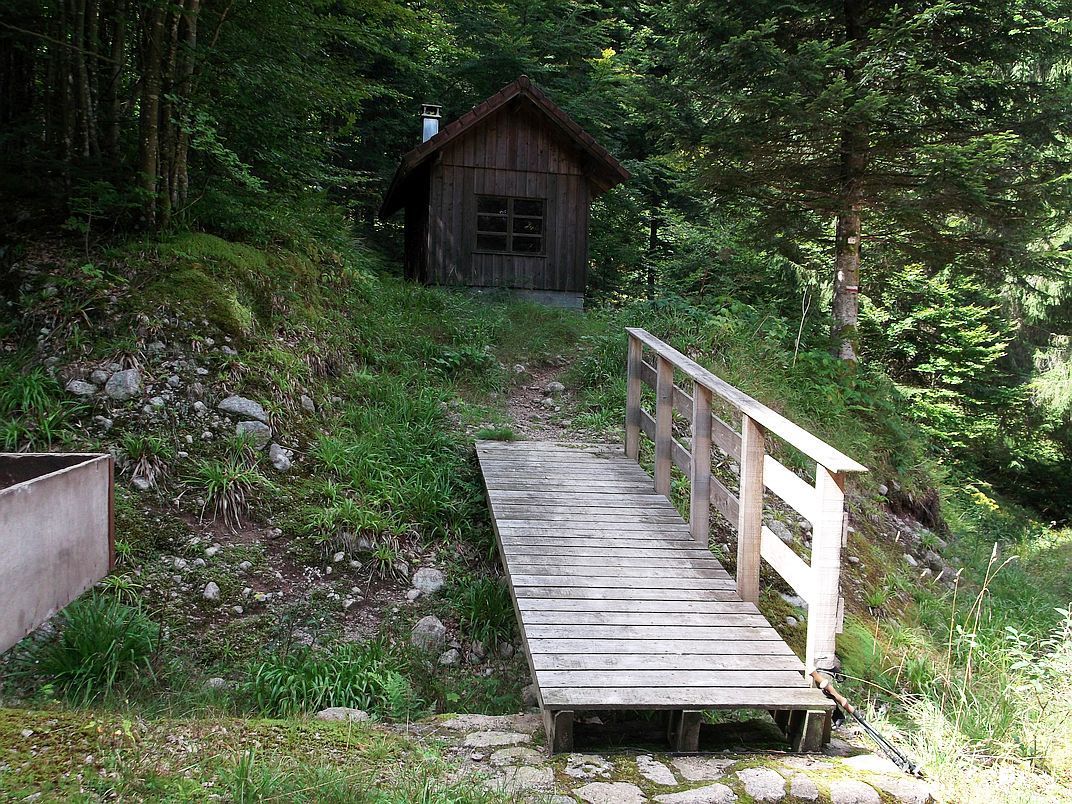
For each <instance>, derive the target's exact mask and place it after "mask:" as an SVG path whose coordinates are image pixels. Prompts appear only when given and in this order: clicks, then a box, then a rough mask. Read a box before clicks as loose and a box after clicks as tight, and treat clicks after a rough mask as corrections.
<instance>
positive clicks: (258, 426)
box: [235, 421, 272, 449]
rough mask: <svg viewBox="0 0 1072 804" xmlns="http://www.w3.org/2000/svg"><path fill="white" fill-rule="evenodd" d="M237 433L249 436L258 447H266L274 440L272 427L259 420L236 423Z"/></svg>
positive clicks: (240, 435) (241, 435)
mask: <svg viewBox="0 0 1072 804" xmlns="http://www.w3.org/2000/svg"><path fill="white" fill-rule="evenodd" d="M235 434H236V435H238V436H239V437H243V436H245V437H247V438H249V440H250V442H251V443H252V444H253V446H254V447H256V448H257V449H264V448H265V447H266V446H267V445H268V442H269V441H271V440H272V428H271V427H269V426H268V425H267V424H265V423H264V422H259V421H246V422H239V423H238V424H236V425H235Z"/></svg>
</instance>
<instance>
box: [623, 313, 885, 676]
mask: <svg viewBox="0 0 1072 804" xmlns="http://www.w3.org/2000/svg"><path fill="white" fill-rule="evenodd" d="M626 331H627V332H628V333H629V358H628V386H627V398H626V422H625V452H626V454H627V455H628V456H629V457H631V458H634V459H635V458H638V456H639V452H640V435H641V433H643V434H644V435H646V436H647V437H648V438H650V439H652V441H654V442H655V490H656V491H657V492H659V493H660V494H669V493H670V472H671V467H672V466H677V468H678V469H680V470H681V471H682V472H683V473H684V474H685V475H686V476H687V477H688V478H689V481H690V483H691V489H690V500H689V527H690V529H691V531H692V537H693V538H694V539H695V540H697V541H699V542H701V543H702V544H703V545H705V546H706V545H707V543H708V539H709V528H710V506H712V505H713V506H714V507H715V508H716V509H717V510H718V511H719V512H720V513H721V514H722V515H723V516H724V517H725V518H726V519H727V520H728V521H729V522H730V523H734V524H736V526H737V592H738V594H739V595H740V596H741V598H742V599H743V600H746V601H750V602H752V603H758V602H759V570H760V560H761V559H763V560H765V561H766V562H767V563H768V564H770V566H771V567H773V568H774V569H775V570H776V571H777V572H778V573H779V574H780V575H781V576H782V578H784V579H785V581H786V582H787V583H788V584H789V585H790V586H791V587H792V588H793V589H794V590H796V592H797V594H799V595H800V596H801V597H802V598H803V599H804V600H806V601H807V602H808V617H807V627H808V634H807V647H806V650H805V657H804V664H805V666H806V669H807V672H808V673H809V674H810V673H811V671H812V670H814V669H815V668H816V666H823V665H824V664H825V662H824V661H823V660H824V659H829V658H833V655H834V638H835V635H836V634H837V633H838V632H839V631H840V630H841V622H842V618H843V607H844V603H843V601H842V599H841V597H840V594H839V588H838V583H839V577H840V573H841V548H842V545H843V543H844V539H845V524H846V523H845V478H846V475H848V474H850V473H852V472H866V471H867V469H866V467H864V466H862V465H860V464H859V463H857V462H856V461H854V460H852V459H851V458H849V457H848V456H846V455H844V454H842V453H841V452H838V451H837V450H836V449H834V448H833V447H831V446H830V445H829V444H826V443H825V442H823V441H821V440H820V439H818V438H816V437H815V436H813V435H812V434H811V433H809V432H807V431H806V430H804V429H803V428H801V427H798V426H797V425H795V424H793V422H791V421H789V420H788V419H786V418H785V417H784V416H782V415H780V414H779V413H776V412H775V411H773V410H771V409H770V408H768V407H767V406H766V405H764V404H762V403H761V402H758V401H757V400H755V399H753V398H752V397H750V396H748V394H746V393H744V392H743V391H741V390H739V389H737V388H735V387H733V386H732V385H730V384H729V383H727V382H726V381H725V380H722V379H720V378H719V377H717V376H715V375H714V374H712V373H711V372H710V371H708V370H707V369H705V368H703V366H701V365H699V364H698V363H696V362H695V361H694V360H691V359H689V358H688V357H686V356H685V355H683V354H682V353H681V352H679V351H678V350H677V349H674V348H673V347H672V346H670V345H669V344H667V343H664V342H663V341H661V340H659V339H658V338H656V337H654V336H653V335H651V334H649V333H648V332H647V331H645V330H643V329H635V328H629V329H627V330H626ZM646 352H650V353H651V355H652V356H653V358H654V360H653V362H649V361H648V360H647V359H646ZM675 371H678V372H680V373H681V374H683V375H684V376H685V377H686V378H687V379H688V380H689V381H691V389H690V390H691V394H690V393H689V392H688V391H686V390H685V389H683V388H681V387H679V386H678V385H676V384H675V382H674V373H675ZM643 385H648V386H650V387H651V388H653V389H654V391H655V415H654V416H652V415H651V414H649V413H648V412H647V411H646V410H644V409H643V407H642V406H641V397H642V390H643V389H642V386H643ZM716 398H717V399H718V400H720V402H721V404H720V407H724V408H729V409H730V410H731V412H736V413H737V414H739V419H740V430H739V431H738V430H735V429H734V427H733V426H732V425H731V424H729V423H727V422H725V421H723V420H722V419H720V418H719V417H718V416H716V415H715V414H714V413H713V412H712V407H713V404H714V403H715V399H716ZM674 410H676V411H678V413H680V414H681V415H682V416H683V417H684V418H685V419H687V420H688V421H689V422H690V423H691V433H692V437H691V441H690V443H689V445H688V447H687V448H686V446H684V445H683V444H682V443H681V442H680V441H679V440H678V439H677V438H675V437H674V433H673V411H674ZM768 435H772V436H776V437H778V438H780V439H781V440H783V441H784V442H786V443H787V444H790V445H791V446H793V447H795V448H796V449H797V450H799V451H800V452H801V453H803V454H804V455H805V456H807V457H808V458H809V459H810V460H812V461H814V462H815V482H814V484H812V483H808V482H807V481H806V480H804V479H802V478H801V477H799V476H798V475H797V474H795V473H794V472H793V471H791V470H790V469H788V468H787V467H785V466H784V465H783V464H782V463H780V462H779V461H777V460H776V459H775V458H774V457H772V456H771V455H770V454H768V453H767V449H766V439H767V436H768ZM712 447H717V448H718V449H719V450H720V451H722V452H723V453H725V454H726V455H729V456H731V457H732V458H734V459H735V460H736V461H737V462H738V463H739V465H740V475H739V477H740V484H739V491H738V494H737V495H734V493H733V492H732V491H731V490H730V489H728V488H727V487H726V486H725V485H724V484H723V483H722V482H721V481H720V480H719V479H718V478H717V477H714V476H712V474H711V457H712ZM765 490H767V491H770V492H772V493H774V494H776V495H777V496H778V497H780V498H781V499H782V500H784V501H785V502H786V503H787V504H788V505H789V506H790V507H792V508H793V509H794V510H795V511H796V512H797V513H799V514H800V515H801V516H802V517H804V518H805V519H807V520H808V521H809V522H810V523H811V525H812V546H811V561H810V563H808V562H805V561H804V559H802V558H801V557H800V556H798V555H797V554H796V553H795V552H793V550H792V549H791V548H790V547H789V546H788V545H786V544H785V543H784V542H782V541H781V539H779V538H778V537H777V536H776V535H775V534H774V533H773V532H772V531H771V530H770V529H769V528H767V527H766V526H765V525H764V524H763V495H764V491H765Z"/></svg>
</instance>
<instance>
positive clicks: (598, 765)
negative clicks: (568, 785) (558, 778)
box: [565, 754, 614, 779]
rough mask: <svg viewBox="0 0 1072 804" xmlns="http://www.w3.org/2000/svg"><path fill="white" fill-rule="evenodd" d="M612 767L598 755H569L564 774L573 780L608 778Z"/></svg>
mask: <svg viewBox="0 0 1072 804" xmlns="http://www.w3.org/2000/svg"><path fill="white" fill-rule="evenodd" d="M613 770H614V766H613V765H612V764H611V763H609V762H607V760H605V759H603V757H601V756H599V755H598V754H570V755H569V759H567V760H566V768H565V773H566V775H567V776H572V777H573V778H574V779H595V778H596V777H600V776H601V777H603V778H604V779H606V778H608V777H609V776H610V774H611V771H613Z"/></svg>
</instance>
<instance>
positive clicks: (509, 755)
mask: <svg viewBox="0 0 1072 804" xmlns="http://www.w3.org/2000/svg"><path fill="white" fill-rule="evenodd" d="M546 760H547V757H546V756H544V755H543V754H541V753H540V752H539V751H537V750H535V749H534V748H525V747H524V746H520V745H519V746H514V747H513V748H500V749H499V750H498V751H496V752H495V753H494V754H492V755H491V764H492V765H495V766H497V767H504V766H506V765H538V764H539V763H541V762H545V761H546Z"/></svg>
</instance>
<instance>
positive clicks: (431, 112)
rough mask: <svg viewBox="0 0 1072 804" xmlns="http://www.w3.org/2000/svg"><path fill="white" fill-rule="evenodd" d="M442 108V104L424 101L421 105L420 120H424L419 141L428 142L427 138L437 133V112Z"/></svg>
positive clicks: (438, 116) (438, 115)
mask: <svg viewBox="0 0 1072 804" xmlns="http://www.w3.org/2000/svg"><path fill="white" fill-rule="evenodd" d="M442 108H443V107H442V106H437V105H436V104H434V103H425V104H422V105H421V120H423V121H424V130H423V133H422V137H421V142H428V140H430V139H432V137H434V136H435V135H436V134H438V133H439V118H440V114H439V112H440V110H441V109H442Z"/></svg>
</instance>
